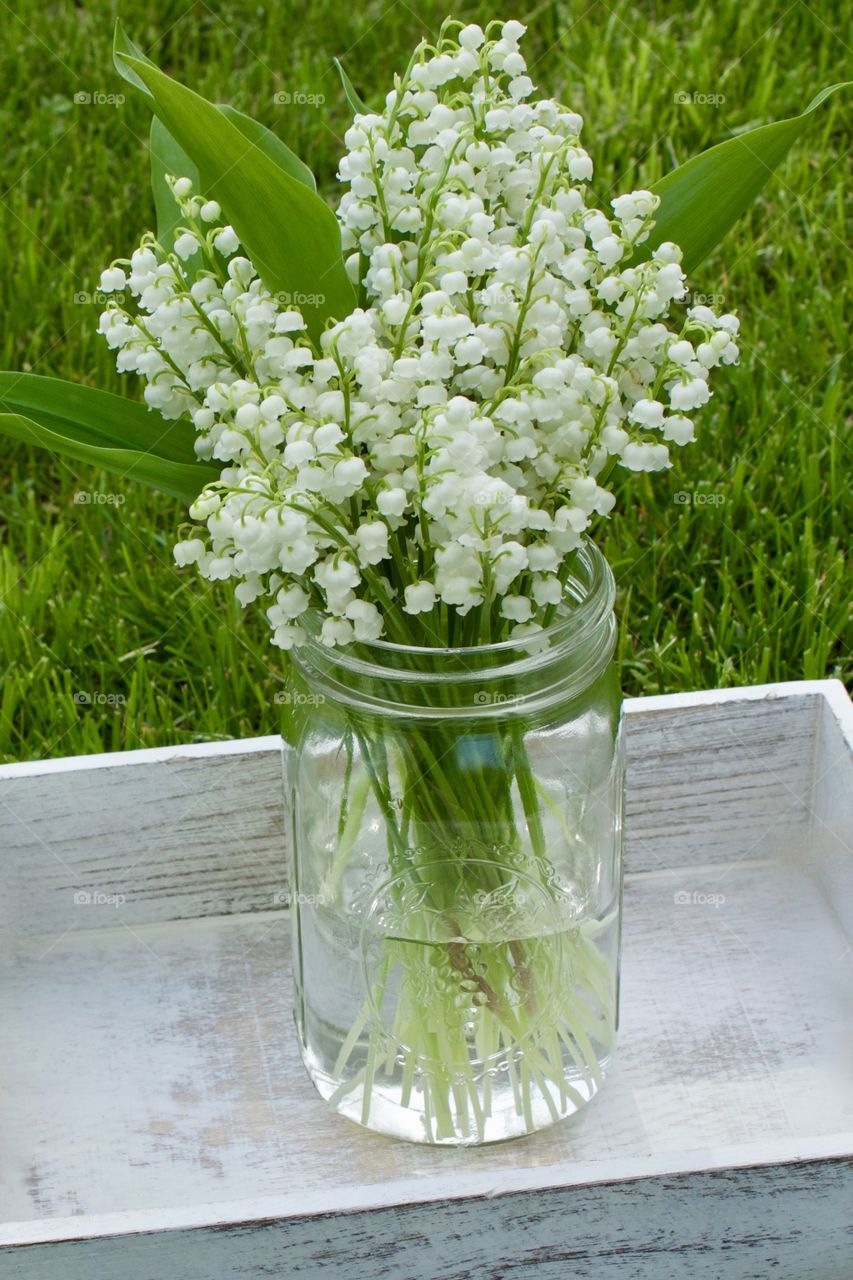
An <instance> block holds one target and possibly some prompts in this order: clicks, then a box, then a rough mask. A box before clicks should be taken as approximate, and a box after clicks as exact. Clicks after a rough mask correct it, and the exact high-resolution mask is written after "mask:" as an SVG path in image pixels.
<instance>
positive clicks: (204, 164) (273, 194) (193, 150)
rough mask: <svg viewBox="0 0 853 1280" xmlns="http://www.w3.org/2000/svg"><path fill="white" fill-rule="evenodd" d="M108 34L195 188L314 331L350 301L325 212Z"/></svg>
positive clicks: (226, 123)
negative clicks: (215, 204) (195, 178)
mask: <svg viewBox="0 0 853 1280" xmlns="http://www.w3.org/2000/svg"><path fill="white" fill-rule="evenodd" d="M116 38H117V51H116V60H117V61H118V62H119V63H121V64H122V65H123V66H124V67H125V69H126V70H128V71H131V72H133V74H134V75H135V76H136V77H138V78H139V79H141V80H142V81H143V82H144V84H145V86H146V89H147V91H148V92H150V93H151V95H152V96H153V98H154V102H155V106H156V113H157V115H158V116H159V117H160V119H161V121H162V122H163V124H164V125H165V127H166V128H167V129H168V131H169V132H170V133H171V134H172V136H173V137H174V138H175V140H176V141H177V142H178V144H179V145H180V146H181V147H182V148H183V150H184V151H185V152H186V153H187V155H188V156H189V157H190V158H191V159H192V160H193V161H194V162H195V164H196V165H197V166H198V170H199V174H200V180H201V188H202V190H203V191H204V193H205V195H208V196H210V197H211V198H214V199H216V200H218V201H219V202H220V204H221V205H222V207H223V209H224V210H225V213H226V215H227V217H228V219H229V221H230V222H231V223H232V225H233V227H234V229H235V231H236V232H237V235H238V236H239V238H240V241H241V243H242V244H243V245H244V246H245V248H246V250H247V252H248V254H249V256H250V257H251V259H252V261H253V262H254V263H255V266H256V267H257V269H258V271H259V272H260V274H261V276H262V277H263V279H264V282H265V283H266V285H267V287H268V288H269V289H270V290H271V292H273V293H288V294H293V295H301V299H300V301H299V305H300V308H301V310H302V312H303V314H304V316H305V318H306V322H307V323H308V327H309V332H310V333H311V334H312V336H313V337H314V338H317V337H319V335H320V333H321V332H322V329H323V326H324V324H325V321H326V320H327V319H329V318H330V317H332V318H335V319H340V318H342V317H344V316H346V315H348V314H349V312H350V311H352V309H353V307H354V306H355V291H354V289H353V286H352V283H351V282H350V279H349V277H348V276H347V273H346V270H345V268H344V263H343V258H342V255H341V238H340V229H339V227H338V222H337V219H336V217H335V215H334V214H333V213H332V210H331V209H330V208H329V206H328V205H327V204H326V203H325V201H323V200H322V199H321V198H320V197H319V196H318V195H316V194H315V193H314V191H312V190H311V189H310V188H309V187H308V186H306V185H305V183H304V182H301V181H297V180H296V179H295V178H294V177H293V176H292V175H291V174H290V173H287V172H285V171H284V170H283V169H282V168H281V167H280V165H279V164H278V163H276V161H275V160H273V159H271V158H270V155H269V154H268V153H267V151H266V150H264V149H263V148H262V147H261V146H260V145H259V143H258V141H257V140H256V139H253V138H250V137H248V136H247V135H246V134H244V133H243V132H242V131H241V129H240V128H238V127H237V125H235V124H234V123H233V121H232V120H231V119H228V118H227V117H226V116H225V115H224V114H223V113H222V112H221V111H218V110H217V108H216V107H214V106H213V105H212V104H211V103H209V102H207V101H206V100H205V99H204V98H202V97H200V96H199V95H198V94H196V93H193V92H192V90H190V89H186V88H184V86H183V85H180V84H178V83H177V81H175V80H171V79H170V78H169V77H168V76H166V75H164V74H163V72H161V71H159V70H158V69H157V68H156V67H154V66H153V65H152V64H151V63H150V62H148V61H147V60H144V59H140V58H137V57H135V56H131V55H130V54H128V53H125V52H124V51H123V50H122V48H121V47H120V43H119V32H118V31H117V33H116ZM252 123H253V124H254V122H252ZM255 127H256V128H258V129H260V128H261V126H255ZM247 142H248V143H251V145H247Z"/></svg>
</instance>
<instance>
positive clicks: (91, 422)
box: [0, 372, 219, 502]
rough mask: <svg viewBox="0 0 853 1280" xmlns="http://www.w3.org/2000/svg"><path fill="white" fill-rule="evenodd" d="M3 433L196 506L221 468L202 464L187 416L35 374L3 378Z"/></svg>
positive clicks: (0, 408) (0, 384)
mask: <svg viewBox="0 0 853 1280" xmlns="http://www.w3.org/2000/svg"><path fill="white" fill-rule="evenodd" d="M0 434H2V435H7V436H11V437H12V438H13V439H16V440H25V441H27V442H28V443H29V444H36V445H40V446H41V447H42V448H46V449H50V450H51V451H52V452H54V453H60V454H64V455H65V456H66V457H69V458H74V459H76V460H77V461H78V462H91V463H94V464H95V465H96V466H99V467H103V468H104V469H105V470H107V471H112V472H115V473H116V474H118V475H122V476H127V478H128V479H131V480H138V481H140V482H141V483H143V484H148V485H151V486H153V488H155V489H161V490H162V491H163V492H164V493H170V494H173V495H174V496H175V497H179V498H184V499H185V500H186V501H188V502H190V501H192V499H193V498H195V497H196V496H197V494H198V493H200V492H201V490H202V488H203V487H204V485H205V484H209V483H210V481H211V480H215V479H216V477H217V475H218V474H219V467H218V466H217V465H216V464H215V463H205V462H199V460H198V459H197V458H196V456H195V451H194V449H193V439H194V431H193V427H192V425H191V424H190V423H189V422H188V421H187V419H185V418H184V419H179V420H178V421H176V422H168V423H167V422H164V420H163V419H162V418H161V417H160V415H159V414H158V413H154V412H152V411H151V410H150V409H147V408H146V407H145V406H144V405H142V404H138V403H136V402H135V401H133V400H126V399H125V398H124V397H123V396H116V395H113V394H112V393H111V392H109V391H100V390H99V389H98V388H96V387H86V386H80V385H79V384H77V383H73V382H63V381H62V380H61V379H59V378H45V377H42V376H40V375H39V374H35V373H6V372H2V373H0Z"/></svg>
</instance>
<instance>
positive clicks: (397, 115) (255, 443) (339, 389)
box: [101, 22, 738, 648]
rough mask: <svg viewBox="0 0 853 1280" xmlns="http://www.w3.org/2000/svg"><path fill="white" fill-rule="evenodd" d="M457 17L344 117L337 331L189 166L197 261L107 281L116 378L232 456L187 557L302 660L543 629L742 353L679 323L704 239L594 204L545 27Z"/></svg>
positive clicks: (215, 452) (705, 313) (158, 256)
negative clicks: (626, 479) (535, 29)
mask: <svg viewBox="0 0 853 1280" xmlns="http://www.w3.org/2000/svg"><path fill="white" fill-rule="evenodd" d="M460 26H461V24H459V23H448V24H445V28H444V29H443V32H442V36H441V38H440V39H439V42H438V45H437V47H435V48H431V47H428V46H425V45H424V46H421V47H420V48H419V49H418V50H416V52H415V54H414V56H413V58H412V61H411V63H410V65H409V67H408V68H407V70H406V72H405V74H404V75H403V76H402V77H399V78H398V79H397V82H396V84H395V87H394V89H393V90H392V91H391V92H390V93H389V94H388V96H387V98H386V101H385V110H384V111H383V112H382V113H381V114H378V113H377V114H366V115H358V116H356V118H355V120H354V123H353V124H352V126H351V128H350V129H349V131H348V132H347V135H346V145H347V153H346V155H345V156H344V157H343V159H342V160H341V165H340V173H339V176H340V179H341V181H342V182H343V183H344V184H346V186H347V190H346V191H345V193H344V195H343V197H342V199H341V201H340V205H339V219H340V223H341V228H342V239H343V246H344V254H345V257H346V263H347V269H348V271H349V273H350V276H351V278H352V280H353V282H354V284H355V285H356V286H357V290H358V302H359V305H358V307H357V309H356V310H354V311H353V312H352V314H351V315H349V316H346V317H344V318H342V319H341V320H340V321H339V322H337V323H335V324H331V325H330V326H328V327H327V329H326V330H325V332H324V333H323V335H322V337H321V340H320V343H319V346H317V345H315V344H313V343H312V342H311V341H310V339H309V337H308V334H307V332H306V328H305V322H304V320H303V317H302V314H301V312H300V310H299V308H298V307H293V306H290V305H288V300H287V299H286V298H282V297H273V296H272V295H271V294H270V293H269V291H268V290H267V289H266V288H265V287H264V285H263V284H262V282H261V281H260V279H259V277H258V276H257V274H256V272H255V270H254V268H253V266H252V264H251V263H250V262H249V260H248V259H247V258H245V257H243V256H240V255H239V254H238V249H239V245H238V244H237V241H236V237H235V235H234V232H233V230H232V229H231V228H230V227H228V226H225V227H223V226H221V223H220V210H219V207H218V206H217V205H216V204H215V203H214V202H209V201H208V202H205V201H204V200H203V199H202V198H201V197H200V196H198V195H194V194H193V193H192V190H191V187H190V185H189V183H188V181H187V179H185V178H181V179H178V180H177V181H175V182H174V183H173V189H174V192H175V195H176V198H177V199H178V201H179V203H180V205H181V209H182V215H183V217H184V220H185V223H186V226H185V228H184V229H183V230H182V232H181V234H180V235H179V237H178V239H177V241H176V243H175V246H174V252H172V253H169V254H167V253H165V252H164V251H163V250H162V249H160V247H159V246H158V245H157V243H156V241H155V240H154V238H153V237H146V239H145V240H144V241H143V244H142V247H141V248H140V249H139V250H137V252H136V253H135V254H134V255H133V257H132V258H131V259H130V262H129V264H124V265H118V266H114V267H112V268H110V269H109V270H108V271H107V272H105V273H104V277H103V279H102V287H104V288H106V289H113V290H118V289H124V288H129V290H130V292H131V293H132V294H133V295H134V297H135V298H136V299H137V300H138V307H137V309H136V314H135V315H131V314H129V313H128V312H127V311H126V310H125V309H124V308H123V307H121V306H119V305H117V304H115V303H113V304H111V305H110V306H109V307H108V309H107V310H106V312H105V313H104V315H103V317H102V320H101V332H103V333H104V335H105V336H106V338H107V341H108V342H109V343H110V345H111V346H113V347H115V348H117V349H118V352H119V355H118V363H119V368H121V369H127V370H133V371H134V372H137V373H140V374H142V375H143V376H144V377H145V379H146V380H147V387H146V393H145V394H146V399H147V401H148V403H149V404H150V405H151V406H152V407H154V408H156V409H158V410H159V411H160V412H161V413H162V414H164V416H167V417H175V416H179V415H181V414H184V413H185V412H187V411H188V412H190V413H191V415H192V419H193V422H194V423H195V427H196V429H197V432H198V443H197V450H198V453H199V455H200V456H201V457H203V458H213V459H217V460H220V461H221V462H222V463H223V466H224V470H223V471H222V475H221V480H220V482H219V483H217V484H214V485H211V486H209V487H208V489H207V490H205V492H204V493H203V494H202V495H201V496H200V497H199V499H198V500H197V501H196V502H195V503H194V505H193V506H192V508H191V511H190V514H191V516H192V517H193V519H194V520H196V521H198V522H204V523H205V525H206V531H200V532H199V533H197V534H194V535H193V536H191V537H189V538H187V539H186V540H184V541H182V542H180V543H178V545H177V547H176V549H175V556H176V559H177V561H178V563H179V564H190V563H195V564H197V565H198V568H199V570H200V572H201V573H202V574H203V575H204V576H206V577H207V578H210V579H218V578H235V579H239V580H240V581H239V585H238V586H237V594H238V597H239V599H240V600H241V602H242V603H243V604H244V605H245V604H248V603H249V602H251V601H253V600H257V599H263V600H264V601H265V603H266V611H267V617H268V619H269V622H270V625H271V627H272V630H273V642H274V643H275V644H277V645H280V646H281V647H283V648H289V647H291V646H292V645H294V644H298V643H299V642H300V641H301V640H302V639H303V638H304V635H305V631H306V628H308V627H312V628H316V627H319V628H320V634H321V638H322V640H323V641H324V642H325V643H327V644H329V645H342V644H348V643H350V642H352V641H370V640H373V639H376V638H378V637H380V636H381V635H386V636H388V637H389V638H391V639H394V640H398V641H402V642H408V643H443V644H446V643H448V642H449V641H450V640H451V639H453V640H454V641H455V642H456V643H462V642H465V643H469V642H471V643H473V642H482V641H494V640H497V639H501V638H504V637H505V636H507V635H511V636H525V635H529V634H533V633H535V631H536V630H537V629H538V628H540V627H541V626H542V624H543V623H544V622H546V621H547V620H548V619H549V618H550V617H551V616H553V611H554V609H555V608H556V607H558V606H559V605H560V603H561V601H562V600H563V597H564V590H565V587H564V584H565V577H566V574H567V572H568V571H569V567H570V564H571V552H572V551H573V550H574V549H575V548H576V547H577V546H578V544H579V542H580V541H581V539H582V536H583V534H584V531H585V530H586V529H587V528H588V527H589V526H590V523H591V521H592V519H593V518H594V517H595V516H596V515H598V516H606V515H607V514H609V512H610V511H611V509H612V507H613V503H614V498H613V495H612V494H611V493H610V492H609V490H608V489H607V487H606V483H607V479H608V477H609V476H610V474H611V473H612V469H613V467H614V466H615V465H617V464H621V465H622V466H623V467H627V468H629V469H630V470H633V471H656V470H660V469H662V468H665V467H668V466H669V465H670V452H669V451H670V446H672V445H684V444H687V443H688V442H690V441H691V440H692V439H693V438H694V424H693V419H692V417H691V416H690V415H691V414H692V413H693V411H694V410H697V409H700V408H701V407H702V406H703V405H704V404H705V403H706V402H707V401H708V399H709V397H710V394H711V392H710V390H709V387H708V378H709V372H710V370H711V369H712V368H714V367H715V366H716V365H718V364H729V363H732V362H733V361H735V360H736V359H737V355H738V352H737V347H736V345H735V341H734V339H735V336H736V333H737V327H738V323H737V320H736V319H735V318H734V317H733V316H730V315H724V316H717V315H715V314H714V312H713V311H711V310H710V309H709V308H708V307H704V306H698V307H692V308H690V309H688V310H686V311H685V310H684V309H683V308H678V314H677V318H676V322H675V324H674V325H673V326H670V325H668V324H667V323H666V319H667V317H668V315H669V314H670V312H671V311H672V310H673V305H674V304H675V303H677V302H678V301H679V300H680V299H682V298H683V297H684V295H685V292H686V290H685V283H684V274H683V272H682V270H681V267H680V266H679V262H680V256H681V255H680V251H679V249H678V247H677V246H676V245H674V244H662V245H660V246H659V247H658V248H657V249H656V250H655V251H654V253H652V254H651V256H648V255H644V254H643V253H642V251H640V252H637V247H638V246H639V245H641V244H642V242H643V241H644V240H646V239H647V237H648V235H649V232H650V230H651V228H652V226H653V223H654V214H655V208H656V203H657V202H656V198H655V197H654V196H653V195H652V194H651V193H649V192H647V191H634V192H632V193H630V194H627V195H621V196H619V197H617V198H616V199H615V200H613V201H611V206H612V213H611V214H610V215H608V214H606V213H604V212H603V211H601V210H599V209H596V208H593V207H588V206H587V204H586V200H585V190H584V188H585V184H586V183H587V182H588V180H589V179H590V178H591V176H592V162H591V160H590V158H589V156H588V155H587V153H586V152H585V151H584V149H583V148H582V147H581V145H580V141H579V135H580V130H581V123H582V122H581V119H580V117H579V116H577V115H576V114H575V113H574V112H571V111H568V110H566V109H565V108H563V107H562V106H560V105H559V104H558V103H556V102H554V101H551V100H547V99H546V100H537V101H529V99H530V98H531V94H532V92H533V85H532V83H531V81H530V79H529V77H528V76H527V74H526V66H525V62H524V58H523V57H522V55H521V53H520V52H519V40H520V38H521V36H522V35H523V33H524V28H523V26H522V25H521V24H520V23H518V22H507V23H504V24H503V25H502V26H500V24H497V27H498V29H497V30H494V29H493V28H494V27H495V24H493V25H492V27H490V28H489V31H488V32H487V33H484V32H483V31H482V30H481V29H480V28H479V27H477V26H471V25H469V26H465V27H462V28H461V30H460V29H459V28H460ZM453 31H458V35H456V36H455V37H454V36H452V35H451V34H450V32H453ZM126 268H128V269H126Z"/></svg>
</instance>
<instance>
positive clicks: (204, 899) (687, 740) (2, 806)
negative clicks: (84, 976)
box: [0, 681, 846, 933]
mask: <svg viewBox="0 0 853 1280" xmlns="http://www.w3.org/2000/svg"><path fill="white" fill-rule="evenodd" d="M839 690H840V691H841V695H842V696H845V697H846V695H845V694H844V690H843V686H841V685H840V684H839V683H838V682H837V681H811V682H802V683H796V682H795V683H791V684H779V685H763V686H756V687H755V688H751V689H738V690H716V691H715V690H711V691H706V692H702V693H696V694H693V693H686V694H673V695H671V696H669V697H661V698H645V699H643V698H641V699H630V700H628V702H627V703H626V707H625V712H626V750H627V762H628V787H627V796H626V832H627V848H626V865H627V866H628V868H629V869H630V870H651V869H659V868H665V867H667V866H673V867H677V866H680V865H682V863H683V860H684V856H685V852H684V851H685V844H686V843H689V849H690V860H691V861H692V862H694V863H705V862H707V863H715V862H726V861H729V860H730V859H731V858H733V857H742V856H744V850H745V849H748V850H749V854H750V856H754V857H763V856H768V855H771V856H777V855H778V852H779V848H780V846H781V845H785V846H786V847H790V848H791V849H792V850H793V851H794V852H796V851H797V850H798V849H800V848H802V845H803V843H804V842H805V841H806V840H807V839H808V833H809V831H810V829H811V826H812V817H811V813H810V805H809V795H810V789H811V788H812V784H813V779H814V764H815V759H816V753H817V750H818V746H819V743H818V738H819V736H820V726H821V724H822V723H823V720H822V717H825V716H827V715H828V716H830V718H831V719H835V718H836V717H837V714H839V712H838V711H837V704H838V700H839ZM280 776H281V759H280V741H279V739H278V738H274V737H273V738H256V739H251V740H249V741H247V742H242V743H241V742H223V743H204V744H200V745H194V746H189V747H186V746H182V747H166V748H155V749H153V750H146V751H128V752H122V753H117V754H113V755H98V756H78V757H72V758H71V759H68V760H48V761H35V762H28V763H25V764H12V765H2V766H0V850H2V857H3V872H2V874H3V886H4V895H3V897H2V899H0V923H2V922H3V919H4V913H5V919H6V923H7V926H8V928H9V930H11V931H14V932H16V933H30V932H48V933H49V932H62V930H63V929H65V928H67V927H68V926H69V925H70V924H71V923H72V922H74V921H78V926H77V927H79V924H83V923H84V921H83V920H82V919H80V912H79V911H75V909H74V895H75V893H89V894H90V895H91V896H92V898H93V899H94V900H95V901H94V903H93V905H92V906H91V907H90V909H89V910H88V911H87V913H86V916H85V925H86V927H87V928H91V927H98V926H100V925H109V924H111V923H112V922H113V918H114V912H113V910H112V908H111V906H110V905H109V904H106V907H105V908H104V909H102V908H100V907H99V906H98V905H97V900H98V897H99V895H103V896H105V897H107V898H109V897H112V896H114V895H116V894H123V895H124V897H125V899H126V901H125V904H124V919H125V920H126V921H127V922H128V923H129V924H145V923H150V922H154V921H159V920H181V919H196V918H197V917H199V916H205V915H210V916H219V915H222V914H226V913H242V912H251V911H267V910H269V909H270V908H271V907H273V906H275V905H276V904H277V902H278V901H280V897H281V895H282V893H283V892H284V891H285V890H286V888H287V880H286V875H287V872H286V859H285V857H284V847H285V840H284V829H285V823H284V798H283V792H282V788H281V785H280ZM34 886H37V889H34Z"/></svg>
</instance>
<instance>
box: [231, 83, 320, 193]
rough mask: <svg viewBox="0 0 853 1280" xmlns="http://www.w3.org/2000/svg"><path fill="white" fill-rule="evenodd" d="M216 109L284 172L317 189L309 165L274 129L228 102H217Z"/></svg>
mask: <svg viewBox="0 0 853 1280" xmlns="http://www.w3.org/2000/svg"><path fill="white" fill-rule="evenodd" d="M216 109H217V111H221V112H222V114H223V115H224V116H225V119H226V120H230V121H231V123H232V124H233V125H234V126H235V127H236V128H238V129H239V130H240V132H241V133H242V135H243V137H244V138H247V139H248V141H249V142H251V143H252V145H253V146H255V147H257V148H258V150H259V151H262V152H263V153H264V155H265V156H269V158H270V160H272V161H273V162H274V163H275V164H277V165H278V167H279V169H281V170H282V172H283V173H288V174H290V176H291V178H295V179H296V181H297V182H301V183H302V185H303V186H304V187H307V188H308V190H309V191H316V190H317V182H316V180H315V178H314V175H313V173H312V172H311V170H310V169H309V168H308V165H307V164H305V163H304V161H302V160H300V159H299V156H298V155H297V154H296V152H295V151H291V150H290V147H289V146H288V145H287V144H286V143H285V142H282V140H281V138H279V137H278V135H277V134H275V133H273V131H272V129H268V128H267V127H266V125H263V124H260V123H259V121H257V120H253V119H252V117H251V116H247V115H244V113H243V112H242V111H238V110H237V109H236V108H235V107H229V106H228V105H227V104H226V103H217V104H216Z"/></svg>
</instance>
